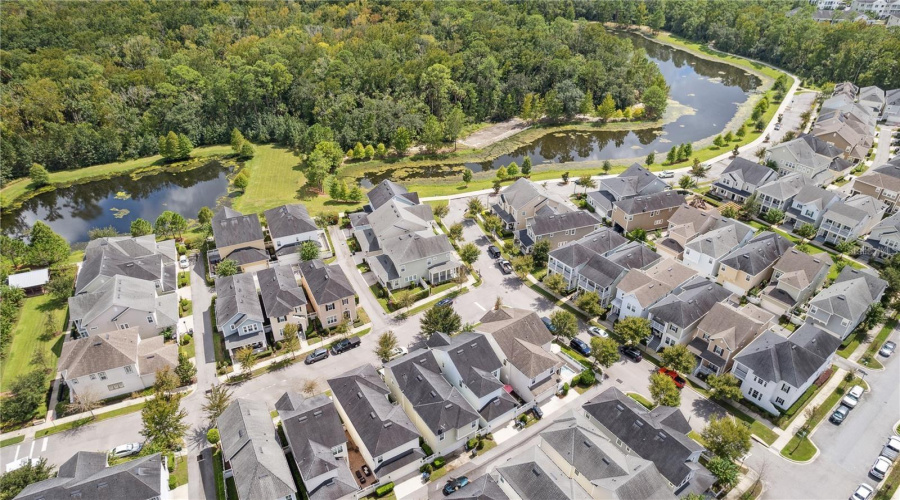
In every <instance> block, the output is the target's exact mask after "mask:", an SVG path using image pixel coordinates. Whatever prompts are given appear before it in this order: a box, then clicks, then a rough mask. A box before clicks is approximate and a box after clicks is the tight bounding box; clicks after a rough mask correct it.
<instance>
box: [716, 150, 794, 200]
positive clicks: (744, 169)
mask: <svg viewBox="0 0 900 500" xmlns="http://www.w3.org/2000/svg"><path fill="white" fill-rule="evenodd" d="M776 178H778V174H776V173H775V171H774V170H772V169H771V168H769V167H766V166H763V165H760V164H759V163H754V162H752V161H750V160H747V159H744V158H741V157H740V156H738V157H736V158H735V159H733V160H731V164H729V165H728V167H727V168H725V171H723V172H722V175H721V176H719V178H718V179H717V180H716V181H715V182H713V184H712V189H711V192H712V193H713V194H715V195H717V196H718V197H719V198H722V199H723V200H725V201H734V202H736V203H743V202H744V201H746V200H747V198H749V197H750V196H752V195H753V193H755V192H756V189H757V188H758V187H760V186H762V185H764V184H766V183H768V182H770V181H773V180H775V179H776Z"/></svg>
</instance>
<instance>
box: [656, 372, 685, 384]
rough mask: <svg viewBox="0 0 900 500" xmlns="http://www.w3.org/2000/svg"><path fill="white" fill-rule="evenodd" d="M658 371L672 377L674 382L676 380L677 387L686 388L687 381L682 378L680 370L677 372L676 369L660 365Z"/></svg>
mask: <svg viewBox="0 0 900 500" xmlns="http://www.w3.org/2000/svg"><path fill="white" fill-rule="evenodd" d="M656 373H662V374H663V375H665V376H667V377H669V378H670V379H672V381H673V382H675V387H677V388H679V389H684V384H685V381H684V379H683V378H681V375H679V374H678V372H676V371H675V370H670V369H668V368H666V367H660V369H659V370H657V371H656Z"/></svg>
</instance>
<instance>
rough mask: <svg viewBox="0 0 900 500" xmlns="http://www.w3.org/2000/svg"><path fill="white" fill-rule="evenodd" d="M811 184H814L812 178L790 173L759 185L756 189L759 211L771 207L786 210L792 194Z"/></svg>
mask: <svg viewBox="0 0 900 500" xmlns="http://www.w3.org/2000/svg"><path fill="white" fill-rule="evenodd" d="M811 184H812V185H814V183H813V181H812V179H810V178H809V177H807V176H806V175H804V174H801V173H792V174H787V175H785V176H783V177H780V178H778V179H777V180H774V181H772V182H770V183H768V184H765V185H763V186H760V187H759V189H757V190H756V196H757V200H758V201H759V211H760V213H766V212H768V211H769V210H770V209H773V208H774V209H776V210H781V211H782V212H785V211H787V209H788V208H789V207H790V206H791V202H792V201H793V200H794V196H796V195H797V193H799V192H800V190H801V189H803V186H807V185H811Z"/></svg>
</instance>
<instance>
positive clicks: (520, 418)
mask: <svg viewBox="0 0 900 500" xmlns="http://www.w3.org/2000/svg"><path fill="white" fill-rule="evenodd" d="M519 422H522V423H523V424H524V423H526V422H528V417H527V416H525V414H524V413H523V414H521V415H519Z"/></svg>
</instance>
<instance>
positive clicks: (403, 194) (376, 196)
mask: <svg viewBox="0 0 900 500" xmlns="http://www.w3.org/2000/svg"><path fill="white" fill-rule="evenodd" d="M366 197H367V198H369V205H370V207H371V210H373V211H374V210H377V209H378V207H380V206H381V205H384V204H385V203H387V202H388V201H390V200H391V199H392V198H394V197H400V198H405V199H406V200H408V201H410V202H412V204H413V205H418V203H419V194H418V193H410V192H409V190H407V189H406V188H405V187H403V186H401V185H400V184H397V183H396V182H393V181H389V180H387V179H385V180H383V181H381V182H380V183H378V185H377V186H375V187H374V188H372V189H371V190H370V191H369V192H368V193H366Z"/></svg>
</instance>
